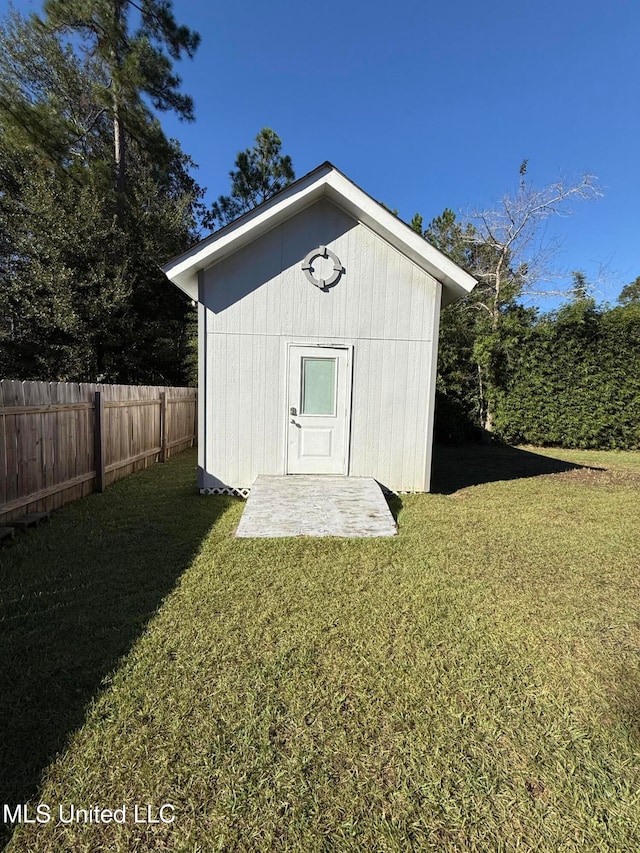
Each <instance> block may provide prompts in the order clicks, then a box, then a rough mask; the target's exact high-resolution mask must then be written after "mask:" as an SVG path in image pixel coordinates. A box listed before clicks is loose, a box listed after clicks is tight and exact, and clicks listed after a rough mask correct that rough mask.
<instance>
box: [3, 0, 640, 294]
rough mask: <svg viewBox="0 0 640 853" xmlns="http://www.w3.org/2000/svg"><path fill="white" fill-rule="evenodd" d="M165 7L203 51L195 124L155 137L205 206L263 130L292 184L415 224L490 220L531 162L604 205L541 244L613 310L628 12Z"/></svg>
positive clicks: (631, 168) (631, 164)
mask: <svg viewBox="0 0 640 853" xmlns="http://www.w3.org/2000/svg"><path fill="white" fill-rule="evenodd" d="M7 5H8V4H7V2H6V0H1V2H0V9H1V10H2V11H3V12H4V11H5V10H6V8H7ZM40 5H41V4H40V3H39V2H37V0H20V2H14V6H15V7H16V8H17V9H18V10H20V11H23V12H24V11H38V10H39V9H40ZM174 8H175V10H176V17H177V18H178V20H179V21H180V22H181V23H185V24H187V25H188V26H190V27H191V28H193V29H195V30H197V31H199V32H200V34H201V36H202V44H201V46H200V49H199V51H198V53H197V55H196V58H195V59H194V60H193V61H189V60H185V61H183V62H181V63H180V64H179V65H178V68H177V70H178V73H179V74H180V76H181V77H182V79H183V89H184V91H185V92H188V93H189V94H191V95H192V96H193V97H194V99H195V104H196V122H195V123H194V124H185V123H181V122H179V121H177V120H175V119H174V118H173V117H171V116H169V115H165V116H163V118H162V121H163V125H164V127H165V131H166V132H167V134H168V135H170V136H175V137H176V138H178V139H179V140H180V142H181V144H182V147H183V149H184V150H185V151H186V152H187V153H189V154H190V155H191V156H192V157H193V159H194V160H195V161H196V163H198V164H199V166H200V169H199V171H198V180H199V181H200V183H201V184H203V185H204V186H206V187H207V188H208V198H209V199H210V200H213V199H215V198H216V197H217V196H218V195H219V194H221V193H225V192H227V191H228V189H229V180H228V172H229V170H230V169H231V168H232V167H233V163H234V159H235V156H236V153H237V152H238V150H240V149H241V148H247V147H249V146H250V145H251V144H252V142H253V139H254V137H255V135H256V133H257V132H258V131H259V130H260V128H262V127H265V126H268V127H272V128H273V129H274V130H275V131H276V132H277V133H278V134H279V135H280V137H281V138H282V141H283V151H284V152H285V153H288V154H290V155H291V157H292V159H293V163H294V167H295V170H296V174H297V175H298V176H301V175H303V174H304V173H305V172H307V171H309V170H310V169H312V168H314V167H315V166H317V165H318V164H319V163H321V162H323V161H324V160H330V161H331V162H332V163H334V165H336V166H337V167H338V168H339V169H341V170H342V171H343V172H345V173H346V174H347V175H348V176H349V177H350V178H351V179H352V180H354V181H355V182H356V183H357V184H359V185H360V186H361V187H362V188H363V189H364V190H366V191H367V192H368V193H370V194H371V195H372V196H374V198H376V199H378V200H380V201H384V202H385V204H387V205H388V206H389V207H392V208H397V209H398V212H399V215H400V216H401V217H402V218H403V219H406V220H410V219H411V217H412V216H413V214H414V213H415V212H416V211H418V212H420V213H421V214H422V215H423V217H424V219H425V223H426V222H428V221H429V220H430V219H431V218H432V217H433V216H436V215H438V214H439V213H441V212H442V210H443V209H444V208H445V207H451V208H453V209H454V210H455V211H456V212H461V211H462V212H464V211H467V210H469V209H472V208H486V207H490V206H491V205H492V204H493V203H495V201H496V200H498V199H499V198H500V196H501V195H503V194H504V193H505V192H509V191H511V190H513V189H514V187H515V186H516V184H517V180H518V168H519V166H520V163H521V162H522V160H523V159H524V158H528V161H529V171H528V178H529V179H530V180H531V181H532V182H533V183H534V184H535V185H537V186H543V185H545V184H548V183H550V182H551V181H553V180H555V179H556V178H557V177H558V176H559V175H563V176H565V177H568V178H572V177H575V176H577V175H579V174H580V173H583V172H590V173H593V174H595V175H597V176H598V178H599V183H600V185H601V186H602V188H603V191H604V197H603V198H601V199H599V200H598V201H595V202H590V203H588V204H578V205H577V206H576V207H575V213H574V215H573V216H572V217H570V218H563V219H558V220H556V221H555V222H554V224H553V226H552V227H550V228H549V233H550V234H553V233H555V234H557V235H559V236H560V237H561V238H562V239H563V247H562V253H561V254H560V256H559V257H558V258H557V264H558V267H559V268H562V269H564V270H571V269H582V270H584V271H585V272H586V273H587V276H588V277H589V278H590V279H592V280H593V279H595V278H596V277H597V276H598V271H599V268H600V266H601V265H605V266H606V267H607V270H608V274H607V277H606V278H607V284H606V286H605V285H604V284H601V285H600V286H599V289H598V292H597V293H596V296H597V298H598V299H599V300H604V299H607V300H609V301H611V302H614V301H615V298H616V296H617V295H618V293H619V291H620V289H621V288H622V287H623V286H624V285H625V284H627V283H628V282H629V281H631V280H633V279H635V277H636V276H638V275H640V212H639V211H640V205H639V202H640V169H639V166H638V150H639V144H638V141H639V139H640V132H639V131H640V73H639V72H638V58H637V54H638V44H640V3H638V2H637V0H608V2H607V3H604V2H602V0H598V2H596V0H555V2H549V0H536V2H532V0H520V2H519V3H516V2H513V0H508V2H507V0H487V2H485V3H477V2H467V0H459V2H457V3H443V2H441V3H437V4H436V3H427V2H424V0H421V2H414V0H405V2H404V3H402V4H399V3H396V4H393V3H388V2H387V3H381V2H380V0H371V1H370V2H367V3H364V2H349V0H342V2H337V0H325V2H324V3H323V4H309V3H300V2H293V0H272V2H270V3H263V2H258V0H245V2H243V3H242V4H240V3H237V4H230V3H228V2H227V3H215V2H211V0H181V2H180V3H174ZM543 307H544V308H549V307H552V305H551V304H550V303H543Z"/></svg>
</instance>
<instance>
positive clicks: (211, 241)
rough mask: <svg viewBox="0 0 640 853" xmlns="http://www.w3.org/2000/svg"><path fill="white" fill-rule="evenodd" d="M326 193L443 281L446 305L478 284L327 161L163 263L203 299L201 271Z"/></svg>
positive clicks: (192, 294)
mask: <svg viewBox="0 0 640 853" xmlns="http://www.w3.org/2000/svg"><path fill="white" fill-rule="evenodd" d="M323 197H326V198H328V199H329V200H330V201H332V202H333V203H334V204H336V205H338V206H339V207H341V208H342V209H343V210H344V211H345V212H346V213H348V214H350V215H351V216H353V217H354V218H355V219H357V220H358V221H360V222H362V223H363V224H364V225H366V226H367V227H368V228H370V229H371V230H372V231H373V232H374V233H376V234H378V235H379V236H380V237H381V238H382V239H384V240H386V241H387V242H388V243H390V244H391V245H392V246H394V247H395V248H396V249H398V251H400V252H402V253H403V254H404V255H406V256H407V257H408V258H409V259H410V260H412V261H413V262H414V263H415V264H417V265H418V266H419V267H421V268H422V269H424V270H425V271H426V272H427V273H429V275H431V276H433V278H435V279H436V280H437V281H439V282H441V283H442V285H443V294H442V305H447V304H448V303H450V302H453V301H454V300H455V299H458V298H460V297H462V296H465V295H467V294H468V293H470V292H471V290H473V288H474V287H475V285H476V283H477V282H476V280H475V279H474V278H473V277H472V276H471V275H469V273H467V272H465V271H464V270H462V269H461V268H460V267H458V266H457V264H454V262H453V261H451V260H450V259H449V258H447V256H446V255H443V254H442V252H440V251H438V249H436V248H434V247H433V246H431V244H430V243H428V242H427V241H426V240H425V239H424V238H423V237H421V236H420V235H419V234H417V233H416V232H414V231H412V230H411V228H410V227H409V226H408V225H407V224H406V223H405V222H403V221H402V220H401V219H399V218H398V217H397V216H395V214H393V213H391V212H390V211H389V210H387V209H386V208H385V207H383V205H381V204H380V203H379V202H377V201H375V200H374V199H373V198H371V196H369V195H367V193H365V192H364V190H361V189H360V188H359V187H358V186H356V184H354V183H353V182H352V181H350V180H349V178H347V177H346V176H345V175H343V174H342V173H341V172H340V171H338V170H337V169H336V168H335V167H334V166H332V165H331V164H330V163H323V164H322V165H321V166H319V167H318V168H317V169H315V170H314V171H313V172H310V173H309V174H308V175H305V176H304V177H303V178H301V179H300V180H299V181H296V182H295V183H294V184H291V186H289V187H288V188H287V189H285V190H283V191H282V192H280V193H278V194H277V195H276V196H274V197H273V198H272V199H270V200H269V201H267V202H265V203H264V204H262V205H260V207H259V208H255V209H254V210H252V211H250V212H249V213H247V214H245V215H244V216H242V217H240V218H239V219H237V220H235V221H234V222H232V223H231V224H230V225H228V226H226V227H225V228H223V229H221V230H220V231H216V232H215V233H214V234H212V235H211V236H210V237H208V238H207V239H205V240H203V241H202V242H201V243H198V244H197V245H196V246H194V247H193V248H192V249H190V250H189V251H188V252H185V253H184V254H183V255H180V256H179V257H177V258H174V259H173V260H172V261H169V262H168V263H167V264H165V266H164V267H163V268H162V269H163V272H164V273H165V274H166V275H167V277H168V278H169V279H170V280H171V281H172V282H173V283H174V284H176V285H177V286H178V287H179V288H180V289H181V290H183V291H184V292H185V293H186V294H187V295H188V296H190V297H191V299H194V300H197V299H198V273H199V271H200V270H204V269H206V268H207V267H210V266H212V265H213V264H214V263H217V262H218V261H220V260H222V259H223V258H225V257H227V256H228V255H230V254H232V253H233V252H236V251H238V250H239V249H241V248H243V247H244V246H246V245H248V244H249V243H251V242H253V241H254V240H255V239H256V238H257V237H260V236H261V235H262V234H264V233H266V232H267V231H270V230H271V229H272V228H275V227H276V226H277V225H279V224H280V223H281V222H284V221H286V220H287V219H289V218H290V217H291V216H293V214H294V213H297V212H298V211H300V210H302V209H304V208H305V207H308V206H309V205H311V204H314V203H315V202H316V201H318V200H319V199H321V198H323Z"/></svg>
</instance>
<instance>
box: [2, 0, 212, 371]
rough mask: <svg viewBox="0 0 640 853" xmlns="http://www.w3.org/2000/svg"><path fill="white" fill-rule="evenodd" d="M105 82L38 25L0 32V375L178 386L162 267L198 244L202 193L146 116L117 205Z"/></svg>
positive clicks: (188, 165)
mask: <svg viewBox="0 0 640 853" xmlns="http://www.w3.org/2000/svg"><path fill="white" fill-rule="evenodd" d="M103 5H104V4H103ZM101 8H102V7H101ZM106 83H107V78H106V76H105V73H104V68H103V67H102V64H101V63H100V62H98V61H96V56H95V55H94V54H93V53H92V52H86V51H85V52H83V51H78V50H77V49H75V50H74V49H73V46H72V45H71V44H70V43H69V42H66V41H64V39H63V38H62V36H61V34H60V33H59V32H57V31H56V30H55V29H53V28H50V27H43V26H42V24H41V22H39V21H38V20H37V19H36V18H34V17H31V18H29V19H24V18H21V17H20V16H19V15H17V14H16V13H12V14H11V15H10V16H9V17H8V18H7V19H6V21H5V22H4V25H3V26H2V27H0V215H1V219H0V253H1V254H0V368H1V369H2V372H3V375H5V376H13V377H15V378H33V379H36V378H37V379H68V380H96V379H99V380H104V381H114V382H156V381H167V382H174V383H175V382H179V383H184V382H185V381H186V380H187V379H188V367H187V351H188V341H189V335H190V326H191V325H192V320H193V317H192V315H193V310H192V307H191V305H190V302H189V300H187V299H186V298H185V297H184V296H182V295H181V294H180V293H179V292H178V291H177V290H175V289H174V288H171V287H168V286H167V284H166V280H165V279H164V276H163V275H162V273H161V272H160V270H159V268H158V264H159V263H161V262H163V261H164V260H166V258H167V257H168V256H170V255H171V254H177V253H179V252H180V251H183V250H184V249H185V248H187V246H188V245H189V244H191V243H192V242H193V241H194V239H196V236H197V232H198V218H199V215H200V204H201V202H200V199H201V196H202V190H201V189H200V187H199V186H198V185H197V183H196V182H195V181H194V179H193V178H192V177H191V169H192V167H193V164H192V162H191V161H190V159H189V158H188V157H187V156H186V155H185V154H184V153H183V152H182V151H181V150H180V147H179V145H178V144H177V143H176V142H174V141H169V140H167V139H166V138H165V136H164V134H163V133H162V130H161V128H160V125H159V123H158V122H157V120H156V119H154V118H153V116H152V115H151V113H150V112H148V111H147V112H146V113H145V112H141V113H140V114H139V116H138V118H139V119H140V120H141V121H142V120H144V126H143V131H144V132H141V133H140V134H139V138H138V136H137V135H133V133H132V134H131V135H130V136H129V138H128V143H127V144H128V157H127V161H126V194H124V195H122V196H121V198H119V192H118V187H117V184H116V182H115V181H114V166H115V161H114V156H115V154H114V144H113V143H114V124H113V120H112V119H113V116H112V115H111V114H110V112H109V109H108V108H107V107H106V106H105V103H104V99H103V94H104V91H105V85H106ZM151 142H152V143H153V144H150V143H151Z"/></svg>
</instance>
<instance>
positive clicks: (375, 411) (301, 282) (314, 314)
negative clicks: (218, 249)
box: [200, 200, 441, 491]
mask: <svg viewBox="0 0 640 853" xmlns="http://www.w3.org/2000/svg"><path fill="white" fill-rule="evenodd" d="M319 245H326V246H328V247H329V248H330V249H331V250H332V251H333V252H335V253H336V254H337V255H338V257H339V258H340V260H341V262H342V264H343V266H344V267H345V274H344V275H343V276H342V278H341V279H340V281H339V282H338V283H337V285H336V286H335V287H333V288H331V289H330V290H328V291H327V292H323V291H321V290H319V289H318V288H316V287H314V286H313V285H311V284H310V283H309V282H308V280H307V278H306V277H305V275H304V273H303V272H302V270H301V263H302V260H303V258H304V257H305V256H306V255H307V254H308V252H309V251H311V250H312V249H314V248H316V247H317V246H319ZM440 287H441V286H440V284H438V283H437V282H436V281H435V280H434V279H432V278H431V277H430V276H429V275H428V274H427V273H425V272H424V271H423V270H421V269H419V268H418V267H417V266H416V265H414V264H413V263H412V262H411V261H409V260H408V259H407V258H405V257H404V256H403V255H401V254H400V253H399V252H398V251H397V250H396V249H394V248H392V247H391V246H390V245H389V244H387V243H386V242H385V241H383V240H382V239H380V238H379V237H378V236H376V235H375V234H373V232H372V231H370V230H369V229H368V228H367V227H366V226H364V225H362V224H360V223H357V222H356V221H355V220H353V219H352V218H351V217H349V216H348V215H347V214H345V213H344V212H343V211H342V210H340V209H339V208H338V207H336V206H335V205H333V204H331V203H330V202H328V201H326V200H323V201H321V202H318V203H316V204H314V205H313V206H311V207H309V208H307V209H306V210H304V211H302V212H301V213H299V214H298V215H297V216H296V217H294V218H293V219H291V220H289V221H288V222H285V223H284V224H282V225H279V226H278V227H276V228H274V229H273V230H272V231H270V232H269V233H268V234H266V235H264V236H263V237H261V238H259V239H257V240H256V241H255V242H254V243H253V244H252V245H251V246H250V247H247V248H245V249H243V250H241V251H239V252H237V253H236V254H235V255H232V256H231V257H228V258H226V259H225V260H223V261H221V262H219V263H218V264H217V265H215V266H214V267H211V268H210V269H208V270H206V271H205V273H204V274H203V281H202V285H201V292H200V298H201V300H202V301H203V302H204V304H205V306H206V323H205V322H204V321H203V325H206V335H205V337H206V359H205V361H206V366H205V367H206V369H205V371H204V373H205V374H206V375H205V376H203V379H204V382H205V383H206V393H205V402H204V406H205V407H206V418H207V425H206V430H205V436H206V438H205V440H206V445H207V447H206V462H205V465H206V472H205V473H204V474H203V477H202V479H201V485H202V486H208V487H211V486H217V485H220V484H225V485H228V486H232V487H235V488H248V487H250V486H251V483H252V482H253V480H254V479H255V477H256V476H257V475H258V474H283V473H285V456H284V446H285V428H286V424H287V408H286V392H285V389H286V381H287V344H288V343H292V342H297V343H306V342H309V343H325V344H331V343H333V344H349V345H352V346H353V351H354V370H353V402H352V423H351V441H350V447H351V452H350V468H349V473H350V474H351V475H354V476H372V477H375V478H376V479H377V480H378V481H379V482H381V483H383V484H384V485H386V486H388V487H389V488H392V489H395V490H398V491H414V490H415V491H422V490H424V489H425V488H427V487H428V476H427V475H426V466H427V461H428V457H429V456H430V454H429V453H428V444H429V442H428V436H429V435H430V433H431V431H432V429H433V424H432V418H433V415H432V412H430V409H431V408H432V406H433V403H432V399H433V387H432V386H433V383H434V381H435V373H434V365H433V361H432V352H433V349H434V343H435V341H436V340H437V322H438V311H439V302H440V300H439V290H440ZM434 328H435V333H436V338H434ZM201 388H203V386H202V385H201ZM203 390H204V388H203ZM201 435H202V433H201Z"/></svg>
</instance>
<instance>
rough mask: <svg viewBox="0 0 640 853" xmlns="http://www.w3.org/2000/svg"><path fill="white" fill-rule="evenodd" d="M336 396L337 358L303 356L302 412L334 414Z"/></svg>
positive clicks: (304, 413) (307, 413)
mask: <svg viewBox="0 0 640 853" xmlns="http://www.w3.org/2000/svg"><path fill="white" fill-rule="evenodd" d="M335 396H336V360H335V358H303V359H302V412H301V414H303V415H333V414H334V412H335Z"/></svg>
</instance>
